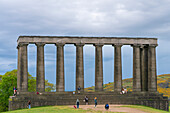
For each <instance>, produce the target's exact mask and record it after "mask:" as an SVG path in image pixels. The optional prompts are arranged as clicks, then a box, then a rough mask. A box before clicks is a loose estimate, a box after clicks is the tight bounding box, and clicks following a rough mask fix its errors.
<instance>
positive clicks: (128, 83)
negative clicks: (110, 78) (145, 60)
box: [85, 74, 170, 98]
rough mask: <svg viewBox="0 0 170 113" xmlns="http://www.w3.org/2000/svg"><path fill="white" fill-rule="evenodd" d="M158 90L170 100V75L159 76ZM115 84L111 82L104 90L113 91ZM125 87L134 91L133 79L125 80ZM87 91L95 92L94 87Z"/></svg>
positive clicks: (86, 89) (104, 86) (105, 85)
mask: <svg viewBox="0 0 170 113" xmlns="http://www.w3.org/2000/svg"><path fill="white" fill-rule="evenodd" d="M157 84H158V85H157V88H158V89H157V90H158V92H159V93H162V94H163V95H164V96H168V97H169V98H170V74H163V75H158V76H157ZM113 86H114V85H113V82H110V83H108V84H104V85H103V88H104V91H113V89H114V87H113ZM123 87H126V88H127V90H128V91H132V89H133V79H132V78H128V79H124V80H123ZM85 91H88V92H93V91H94V86H93V87H88V88H85Z"/></svg>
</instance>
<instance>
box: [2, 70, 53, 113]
mask: <svg viewBox="0 0 170 113" xmlns="http://www.w3.org/2000/svg"><path fill="white" fill-rule="evenodd" d="M0 77H1V76H0ZM45 85H46V88H45V91H47V92H51V91H52V90H54V84H52V83H49V82H48V80H45ZM14 86H15V87H16V86H17V70H12V71H9V72H6V73H5V74H4V75H3V76H2V77H1V78H0V112H1V111H7V110H8V99H9V96H12V95H13V87H14ZM28 91H29V92H35V91H36V77H32V75H30V74H29V73H28Z"/></svg>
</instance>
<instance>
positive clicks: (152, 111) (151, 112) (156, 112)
mask: <svg viewBox="0 0 170 113" xmlns="http://www.w3.org/2000/svg"><path fill="white" fill-rule="evenodd" d="M120 107H128V108H135V109H138V110H141V111H144V112H148V113H170V112H167V111H163V110H158V109H154V108H152V107H147V106H142V105H122V106H120ZM169 108H170V106H169Z"/></svg>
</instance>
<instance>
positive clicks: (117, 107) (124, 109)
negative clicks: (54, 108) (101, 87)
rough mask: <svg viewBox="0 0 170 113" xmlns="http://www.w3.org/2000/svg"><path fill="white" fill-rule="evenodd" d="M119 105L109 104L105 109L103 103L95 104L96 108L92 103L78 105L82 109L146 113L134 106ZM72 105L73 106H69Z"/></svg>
mask: <svg viewBox="0 0 170 113" xmlns="http://www.w3.org/2000/svg"><path fill="white" fill-rule="evenodd" d="M120 106H121V105H110V106H109V110H105V108H104V105H97V107H96V108H94V105H80V108H82V109H85V110H87V109H92V110H97V111H98V110H100V111H103V112H104V111H111V112H120V113H121V112H123V113H148V112H144V111H141V110H138V109H135V108H128V107H120ZM70 107H73V106H70Z"/></svg>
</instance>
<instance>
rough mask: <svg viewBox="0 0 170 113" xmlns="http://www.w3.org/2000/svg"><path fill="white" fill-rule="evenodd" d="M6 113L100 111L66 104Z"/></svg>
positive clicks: (78, 112)
mask: <svg viewBox="0 0 170 113" xmlns="http://www.w3.org/2000/svg"><path fill="white" fill-rule="evenodd" d="M8 113H101V112H100V111H94V110H90V109H88V110H82V109H74V108H70V107H68V106H47V107H37V108H31V109H21V110H15V111H9V112H8Z"/></svg>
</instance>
